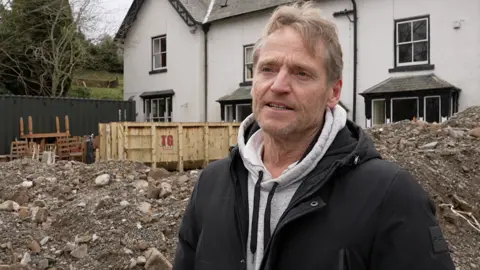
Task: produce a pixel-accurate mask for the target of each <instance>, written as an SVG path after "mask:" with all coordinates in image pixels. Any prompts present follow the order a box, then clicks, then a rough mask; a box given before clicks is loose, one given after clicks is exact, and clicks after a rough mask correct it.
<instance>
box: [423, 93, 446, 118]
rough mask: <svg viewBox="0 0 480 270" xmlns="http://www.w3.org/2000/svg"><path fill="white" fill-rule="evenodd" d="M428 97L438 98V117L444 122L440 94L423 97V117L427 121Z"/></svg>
mask: <svg viewBox="0 0 480 270" xmlns="http://www.w3.org/2000/svg"><path fill="white" fill-rule="evenodd" d="M427 98H438V119H439V121H440V122H442V97H441V96H439V95H436V96H425V97H423V119H424V120H425V121H427Z"/></svg>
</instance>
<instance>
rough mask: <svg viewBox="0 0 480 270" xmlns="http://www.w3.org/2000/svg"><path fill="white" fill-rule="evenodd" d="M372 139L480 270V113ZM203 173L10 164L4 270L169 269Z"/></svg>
mask: <svg viewBox="0 0 480 270" xmlns="http://www.w3.org/2000/svg"><path fill="white" fill-rule="evenodd" d="M367 132H368V133H369V134H371V136H372V138H373V140H374V141H375V143H376V146H377V148H378V150H379V151H380V152H381V153H382V155H383V157H384V158H385V159H389V160H392V161H394V162H396V163H397V164H399V165H400V166H402V167H405V168H407V169H408V170H409V171H410V172H412V173H413V175H415V176H416V177H417V178H418V180H419V182H420V183H421V184H422V186H423V187H424V188H425V189H426V190H427V191H428V192H429V194H430V196H431V197H432V198H433V200H434V202H435V204H436V206H437V209H438V211H437V216H438V218H439V221H440V223H441V226H442V228H443V231H444V232H445V236H446V238H447V240H448V242H449V244H450V248H451V250H452V254H453V257H454V260H455V263H456V265H457V267H458V269H462V270H473V269H480V225H478V223H477V221H476V218H477V219H480V107H472V108H469V109H467V110H465V111H464V112H462V113H459V114H457V115H456V116H455V117H452V118H451V119H450V120H449V121H447V122H445V123H443V124H427V123H424V122H421V121H417V122H412V121H402V122H398V123H394V124H389V125H384V126H380V127H376V128H371V129H368V130H367ZM198 173H199V172H198V171H190V172H186V173H171V172H167V171H165V170H163V169H155V170H151V169H150V168H149V167H147V166H145V165H143V164H140V163H135V162H130V161H109V162H101V163H96V164H91V165H86V164H82V163H78V162H67V161H60V162H57V163H56V164H55V165H50V166H49V165H46V164H42V163H39V162H36V161H32V160H28V159H25V160H16V161H12V162H8V163H0V269H1V270H6V269H10V270H11V269H59V270H60V269H82V270H90V269H91V270H93V269H95V270H97V269H169V268H168V267H169V266H170V267H171V265H169V262H168V261H170V262H171V261H172V260H173V256H174V253H175V247H176V241H177V233H178V227H179V225H180V222H181V218H182V214H183V211H184V209H185V206H186V204H187V202H188V199H189V197H190V194H191V192H192V189H193V185H194V183H195V181H196V177H197V175H198ZM469 213H471V215H469ZM477 226H478V227H477ZM160 265H163V266H164V267H165V268H160Z"/></svg>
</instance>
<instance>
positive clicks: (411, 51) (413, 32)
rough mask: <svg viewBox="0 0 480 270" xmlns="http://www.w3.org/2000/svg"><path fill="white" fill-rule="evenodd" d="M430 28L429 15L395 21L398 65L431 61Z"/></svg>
mask: <svg viewBox="0 0 480 270" xmlns="http://www.w3.org/2000/svg"><path fill="white" fill-rule="evenodd" d="M429 28H430V24H429V17H428V16H427V17H417V18H414V19H403V20H398V21H396V22H395V32H396V35H395V50H396V55H395V59H396V60H395V61H396V66H406V65H423V64H428V63H429V57H430V53H429V49H430V44H429V42H430V40H429V37H430V35H429V31H430V29H429Z"/></svg>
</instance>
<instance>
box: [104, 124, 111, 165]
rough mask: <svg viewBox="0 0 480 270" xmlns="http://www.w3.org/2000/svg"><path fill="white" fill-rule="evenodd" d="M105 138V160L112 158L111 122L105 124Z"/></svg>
mask: <svg viewBox="0 0 480 270" xmlns="http://www.w3.org/2000/svg"><path fill="white" fill-rule="evenodd" d="M105 138H106V139H107V142H106V148H107V153H106V155H107V160H111V159H112V126H111V124H107V125H105Z"/></svg>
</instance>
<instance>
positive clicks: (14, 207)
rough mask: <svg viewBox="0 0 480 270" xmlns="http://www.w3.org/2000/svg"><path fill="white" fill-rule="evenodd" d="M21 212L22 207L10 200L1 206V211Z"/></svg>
mask: <svg viewBox="0 0 480 270" xmlns="http://www.w3.org/2000/svg"><path fill="white" fill-rule="evenodd" d="M18 210H20V205H18V203H16V202H14V201H11V200H8V201H4V202H3V203H1V204H0V211H7V212H9V211H10V212H11V211H18Z"/></svg>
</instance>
